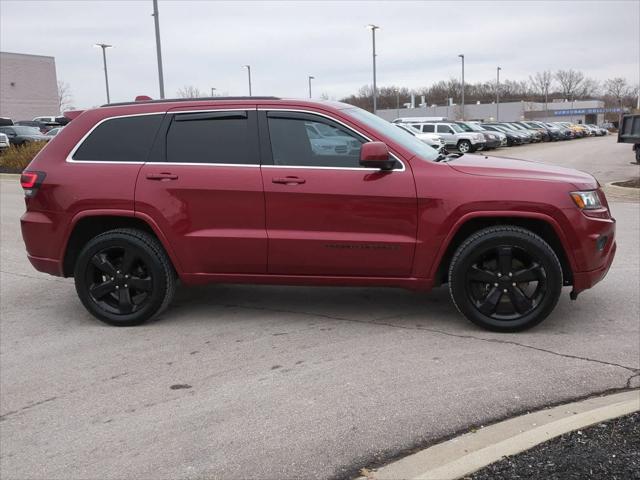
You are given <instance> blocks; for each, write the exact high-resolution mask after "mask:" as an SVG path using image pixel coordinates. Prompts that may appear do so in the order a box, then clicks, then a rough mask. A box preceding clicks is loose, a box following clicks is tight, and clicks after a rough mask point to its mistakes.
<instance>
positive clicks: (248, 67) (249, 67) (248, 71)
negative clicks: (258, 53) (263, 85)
mask: <svg viewBox="0 0 640 480" xmlns="http://www.w3.org/2000/svg"><path fill="white" fill-rule="evenodd" d="M242 67H243V68H246V69H247V75H248V76H249V96H251V65H243V66H242Z"/></svg>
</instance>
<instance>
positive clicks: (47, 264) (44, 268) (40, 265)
mask: <svg viewBox="0 0 640 480" xmlns="http://www.w3.org/2000/svg"><path fill="white" fill-rule="evenodd" d="M27 258H28V259H29V261H30V262H31V265H33V268H35V269H36V270H38V271H39V272H44V273H48V274H50V275H55V276H56V277H62V276H63V272H62V262H60V260H57V259H55V258H44V257H34V256H33V255H29V254H27Z"/></svg>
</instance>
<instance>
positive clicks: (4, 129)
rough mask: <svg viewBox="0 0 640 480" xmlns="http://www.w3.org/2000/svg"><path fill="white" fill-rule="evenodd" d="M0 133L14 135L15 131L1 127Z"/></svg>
mask: <svg viewBox="0 0 640 480" xmlns="http://www.w3.org/2000/svg"><path fill="white" fill-rule="evenodd" d="M0 132H2V133H14V130H13V128H11V127H0Z"/></svg>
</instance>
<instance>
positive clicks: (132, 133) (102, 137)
mask: <svg viewBox="0 0 640 480" xmlns="http://www.w3.org/2000/svg"><path fill="white" fill-rule="evenodd" d="M163 117H164V113H162V114H157V115H135V116H131V117H119V118H110V119H108V120H105V121H103V122H102V123H100V124H98V126H97V127H95V129H94V130H93V131H92V132H91V133H90V134H89V136H88V137H87V138H86V139H85V140H84V141H83V142H82V144H81V145H80V146H79V147H78V149H77V150H76V151H75V152H74V154H73V157H72V158H73V160H81V161H85V162H90V161H96V162H136V163H138V162H140V163H142V162H146V161H147V157H148V156H149V150H150V149H151V145H152V144H153V140H154V139H155V136H156V133H157V132H158V129H159V128H160V123H161V122H162V118H163Z"/></svg>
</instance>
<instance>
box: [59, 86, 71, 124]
mask: <svg viewBox="0 0 640 480" xmlns="http://www.w3.org/2000/svg"><path fill="white" fill-rule="evenodd" d="M72 102H73V96H72V95H71V87H70V86H69V84H68V83H67V82H63V81H62V80H58V113H59V114H60V115H62V114H63V113H64V112H65V111H67V110H73V108H74V107H73V105H72Z"/></svg>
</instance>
